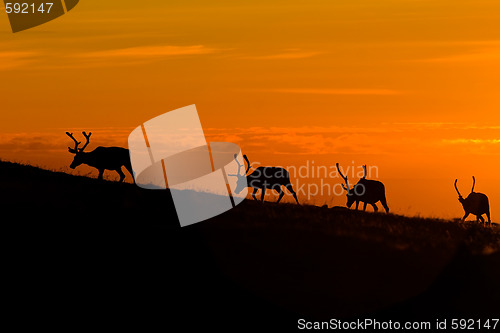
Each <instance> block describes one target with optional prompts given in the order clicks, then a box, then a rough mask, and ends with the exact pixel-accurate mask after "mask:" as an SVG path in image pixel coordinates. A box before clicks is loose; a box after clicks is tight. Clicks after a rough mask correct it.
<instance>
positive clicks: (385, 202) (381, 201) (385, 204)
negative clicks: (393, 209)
mask: <svg viewBox="0 0 500 333" xmlns="http://www.w3.org/2000/svg"><path fill="white" fill-rule="evenodd" d="M380 203H381V204H382V206H384V209H385V212H386V213H387V214H389V206H387V200H386V199H385V198H382V200H380Z"/></svg>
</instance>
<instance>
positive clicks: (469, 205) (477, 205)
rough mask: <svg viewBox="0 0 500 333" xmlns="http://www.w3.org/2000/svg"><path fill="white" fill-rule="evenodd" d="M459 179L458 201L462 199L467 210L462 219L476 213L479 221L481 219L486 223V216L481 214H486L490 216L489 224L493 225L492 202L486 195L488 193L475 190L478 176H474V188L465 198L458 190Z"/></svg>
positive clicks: (461, 201)
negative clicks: (491, 215) (491, 216)
mask: <svg viewBox="0 0 500 333" xmlns="http://www.w3.org/2000/svg"><path fill="white" fill-rule="evenodd" d="M457 181H458V179H455V190H457V193H458V201H460V203H461V204H462V206H463V207H464V211H465V215H464V217H463V218H462V220H464V221H465V219H466V218H467V216H469V214H472V215H476V221H477V222H479V220H481V222H483V224H484V223H485V222H484V218H483V217H482V216H481V215H483V214H486V216H487V217H488V225H491V219H490V203H489V201H488V197H487V196H486V194H483V193H477V192H474V185H476V178H474V176H472V189H471V190H470V194H469V195H468V196H467V198H465V199H464V198H463V197H462V195H461V194H460V192H459V191H458V187H457Z"/></svg>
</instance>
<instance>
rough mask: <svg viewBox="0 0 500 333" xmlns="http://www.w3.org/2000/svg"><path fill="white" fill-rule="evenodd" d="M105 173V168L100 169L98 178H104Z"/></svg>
mask: <svg viewBox="0 0 500 333" xmlns="http://www.w3.org/2000/svg"><path fill="white" fill-rule="evenodd" d="M103 175H104V169H99V176H97V179H99V180H102V176H103Z"/></svg>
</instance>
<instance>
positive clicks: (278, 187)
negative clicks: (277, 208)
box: [274, 186, 285, 203]
mask: <svg viewBox="0 0 500 333" xmlns="http://www.w3.org/2000/svg"><path fill="white" fill-rule="evenodd" d="M274 189H275V190H276V192H278V194H279V195H280V196H279V197H278V201H276V203H278V202H280V200H281V198H283V195H284V194H285V192H283V190H282V189H281V186H276V187H275V188H274Z"/></svg>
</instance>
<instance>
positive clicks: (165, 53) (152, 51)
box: [80, 45, 219, 59]
mask: <svg viewBox="0 0 500 333" xmlns="http://www.w3.org/2000/svg"><path fill="white" fill-rule="evenodd" d="M218 51H219V50H218V49H215V48H209V47H206V46H203V45H188V46H179V45H160V46H138V47H129V48H122V49H115V50H105V51H97V52H88V53H83V54H81V55H80V56H81V57H83V58H97V59H103V58H141V59H143V58H152V57H169V56H179V55H201V54H211V53H215V52H218Z"/></svg>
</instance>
